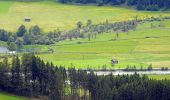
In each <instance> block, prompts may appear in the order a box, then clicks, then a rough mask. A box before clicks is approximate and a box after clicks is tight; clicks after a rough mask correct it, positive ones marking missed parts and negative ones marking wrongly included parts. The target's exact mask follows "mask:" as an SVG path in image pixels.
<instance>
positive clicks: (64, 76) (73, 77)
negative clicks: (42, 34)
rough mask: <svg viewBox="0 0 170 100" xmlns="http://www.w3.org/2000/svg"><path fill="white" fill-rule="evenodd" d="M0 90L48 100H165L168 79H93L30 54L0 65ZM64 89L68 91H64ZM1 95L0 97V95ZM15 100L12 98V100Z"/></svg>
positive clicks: (80, 72) (135, 76) (114, 77)
mask: <svg viewBox="0 0 170 100" xmlns="http://www.w3.org/2000/svg"><path fill="white" fill-rule="evenodd" d="M0 81H1V83H0V91H3V92H4V91H5V92H9V93H13V94H16V95H23V96H27V97H39V98H43V99H45V98H46V99H49V100H80V99H83V100H147V99H148V100H169V98H170V97H169V95H170V92H169V90H170V80H155V79H149V78H148V77H147V76H145V75H144V76H140V75H137V74H134V75H130V76H129V75H122V76H119V75H118V76H113V75H108V76H97V75H95V74H94V73H93V71H90V73H87V72H86V71H84V70H75V69H74V68H69V69H68V70H67V71H66V70H65V68H63V67H58V66H54V65H53V64H52V63H44V61H43V60H41V59H40V58H38V57H36V56H34V55H32V54H24V55H23V56H22V58H21V59H19V57H18V56H13V60H12V62H11V63H9V62H8V59H7V58H4V59H3V62H1V63H0ZM67 90H70V92H69V91H67ZM0 96H2V94H1V95H0ZM14 99H15V98H14ZM16 100H17V99H16Z"/></svg>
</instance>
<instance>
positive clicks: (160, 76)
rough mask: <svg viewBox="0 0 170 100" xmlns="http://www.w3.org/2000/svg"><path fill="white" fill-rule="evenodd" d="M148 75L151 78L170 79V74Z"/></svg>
mask: <svg viewBox="0 0 170 100" xmlns="http://www.w3.org/2000/svg"><path fill="white" fill-rule="evenodd" d="M148 77H149V78H150V79H157V80H164V79H167V80H169V79H170V75H148Z"/></svg>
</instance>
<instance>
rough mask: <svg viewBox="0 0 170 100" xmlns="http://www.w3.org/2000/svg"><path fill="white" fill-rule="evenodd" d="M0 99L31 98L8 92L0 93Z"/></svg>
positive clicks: (22, 99) (17, 99) (20, 99)
mask: <svg viewBox="0 0 170 100" xmlns="http://www.w3.org/2000/svg"><path fill="white" fill-rule="evenodd" d="M0 99H1V100H30V99H28V98H25V97H20V96H15V95H10V94H7V93H0Z"/></svg>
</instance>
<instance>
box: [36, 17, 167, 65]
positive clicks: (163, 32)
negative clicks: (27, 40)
mask: <svg viewBox="0 0 170 100" xmlns="http://www.w3.org/2000/svg"><path fill="white" fill-rule="evenodd" d="M160 23H164V25H165V27H158V25H159V24H160ZM169 23H170V20H168V21H164V22H154V23H152V24H154V25H155V26H156V27H155V28H151V27H150V25H151V23H145V24H142V25H139V26H138V28H137V29H136V31H130V32H129V33H128V34H126V33H120V35H119V39H117V40H114V39H115V34H114V33H104V34H101V35H98V36H97V38H96V39H92V40H91V41H88V39H78V40H72V41H70V40H67V41H62V42H59V43H57V44H56V45H55V46H50V48H53V49H54V50H55V51H54V54H40V55H39V56H40V57H41V58H43V59H44V60H45V61H52V62H54V63H55V64H57V65H64V66H66V67H70V66H73V65H74V66H76V68H88V67H91V68H102V66H103V65H104V66H106V67H107V68H126V67H127V66H131V67H132V66H136V67H137V68H141V66H143V68H146V67H147V66H148V65H150V64H152V65H153V67H155V68H161V67H170V61H169V59H170V48H169V45H170V41H169V40H170V34H169V33H170V29H169V27H170V24H169ZM40 48H41V49H42V50H45V49H46V50H47V47H46V48H45V46H44V47H43V46H41V47H40ZM111 59H118V60H119V64H118V65H116V66H114V67H111Z"/></svg>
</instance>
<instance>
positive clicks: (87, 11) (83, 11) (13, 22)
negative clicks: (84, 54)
mask: <svg viewBox="0 0 170 100" xmlns="http://www.w3.org/2000/svg"><path fill="white" fill-rule="evenodd" d="M136 15H138V16H139V18H146V17H151V16H157V17H158V16H159V15H164V16H167V15H170V14H169V12H147V11H136V10H134V9H128V8H125V7H115V6H114V7H112V6H110V7H109V6H107V7H98V6H83V5H65V4H59V3H56V2H55V3H54V2H52V1H42V2H14V1H0V28H4V29H6V30H9V31H16V29H17V28H18V27H19V26H20V25H21V24H24V25H26V26H27V27H30V26H33V25H39V26H40V27H42V28H43V29H44V31H52V30H55V29H57V28H60V29H61V30H67V29H72V28H74V27H76V23H77V22H78V21H82V22H83V23H85V22H86V21H87V20H88V19H91V20H92V21H93V23H100V22H104V21H105V20H106V19H108V20H109V21H110V22H115V21H122V20H129V19H132V18H134V16H136ZM26 16H28V17H30V18H31V22H30V23H25V22H24V18H25V17H26Z"/></svg>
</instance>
